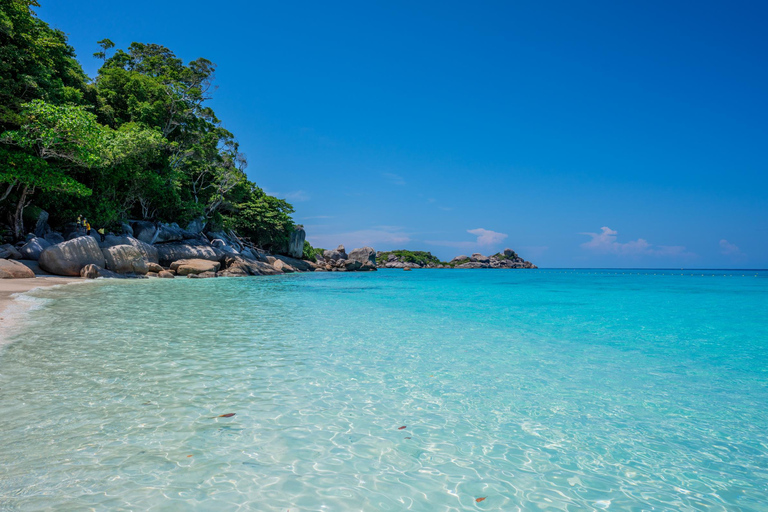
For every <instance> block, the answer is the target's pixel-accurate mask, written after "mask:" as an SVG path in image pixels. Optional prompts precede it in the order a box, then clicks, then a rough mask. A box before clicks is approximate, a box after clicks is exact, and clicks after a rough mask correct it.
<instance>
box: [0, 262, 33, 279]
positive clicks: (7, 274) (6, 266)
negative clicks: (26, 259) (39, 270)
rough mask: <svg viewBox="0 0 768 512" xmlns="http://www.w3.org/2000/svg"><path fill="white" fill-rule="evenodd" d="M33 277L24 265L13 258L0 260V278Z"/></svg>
mask: <svg viewBox="0 0 768 512" xmlns="http://www.w3.org/2000/svg"><path fill="white" fill-rule="evenodd" d="M30 277H35V273H34V272H32V270H30V269H29V268H28V267H27V266H26V265H24V264H23V263H19V262H18V261H14V260H0V279H27V278H30Z"/></svg>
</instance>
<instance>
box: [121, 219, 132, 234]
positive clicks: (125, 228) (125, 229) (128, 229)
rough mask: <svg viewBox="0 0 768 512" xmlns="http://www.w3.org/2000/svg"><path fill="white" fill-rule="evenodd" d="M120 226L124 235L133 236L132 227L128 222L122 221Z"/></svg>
mask: <svg viewBox="0 0 768 512" xmlns="http://www.w3.org/2000/svg"><path fill="white" fill-rule="evenodd" d="M120 226H121V227H122V229H123V235H125V236H133V228H132V227H131V225H130V224H128V223H127V222H122V223H121V224H120Z"/></svg>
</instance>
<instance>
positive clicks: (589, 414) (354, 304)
mask: <svg viewBox="0 0 768 512" xmlns="http://www.w3.org/2000/svg"><path fill="white" fill-rule="evenodd" d="M32 296H33V297H35V299H34V300H35V301H36V302H38V303H39V306H40V307H38V308H36V309H33V310H32V311H31V312H30V313H29V314H28V317H27V327H26V329H25V330H24V332H23V333H21V334H17V335H15V338H14V340H13V341H14V343H11V344H8V345H4V346H3V347H0V510H14V511H16V510H18V511H26V510H73V511H74V510H89V509H95V510H118V509H125V510H127V509H131V510H269V511H283V512H284V511H286V510H290V511H291V512H299V511H315V510H328V511H346V510H365V511H378V510H382V511H402V510H425V511H426V510H429V511H448V510H504V511H514V510H525V511H529V510H563V511H565V510H568V511H576V510H601V509H604V510H621V511H624V510H627V511H629V510H633V511H634V510H637V511H640V510H706V511H709V510H713V511H714V510H718V511H732V510H739V511H766V510H768V273H767V272H763V271H742V270H738V271H711V270H709V271H701V270H695V271H691V270H684V271H681V270H675V271H671V270H599V269H597V270H565V269H562V270H416V271H413V272H403V271H401V270H383V271H379V272H371V273H347V274H340V273H322V274H321V273H313V274H294V275H286V276H276V277H261V278H243V279H198V280H193V279H175V280H149V281H147V280H143V281H130V280H127V281H100V282H96V283H93V284H89V285H87V286H66V287H61V288H55V289H47V290H38V291H35V292H33V294H32ZM237 507H241V508H239V509H238V508H237Z"/></svg>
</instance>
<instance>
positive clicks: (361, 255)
mask: <svg viewBox="0 0 768 512" xmlns="http://www.w3.org/2000/svg"><path fill="white" fill-rule="evenodd" d="M348 259H350V260H353V261H359V262H360V265H361V266H363V265H366V264H370V265H373V266H374V267H375V266H376V251H375V250H374V249H373V247H368V246H366V247H361V248H360V249H354V250H353V251H352V252H350V253H349V257H348Z"/></svg>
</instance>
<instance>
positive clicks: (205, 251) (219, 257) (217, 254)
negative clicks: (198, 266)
mask: <svg viewBox="0 0 768 512" xmlns="http://www.w3.org/2000/svg"><path fill="white" fill-rule="evenodd" d="M157 255H158V258H159V261H158V263H160V264H161V265H163V266H166V267H167V266H169V265H170V264H171V263H173V262H174V261H177V260H191V259H197V260H210V261H219V262H221V261H224V258H226V257H227V253H225V252H224V251H222V250H220V249H217V248H215V247H211V246H210V245H209V244H207V243H205V242H201V241H197V240H187V241H185V242H171V243H168V244H160V245H158V246H157Z"/></svg>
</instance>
